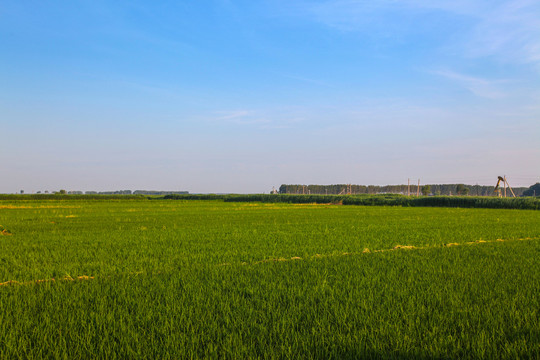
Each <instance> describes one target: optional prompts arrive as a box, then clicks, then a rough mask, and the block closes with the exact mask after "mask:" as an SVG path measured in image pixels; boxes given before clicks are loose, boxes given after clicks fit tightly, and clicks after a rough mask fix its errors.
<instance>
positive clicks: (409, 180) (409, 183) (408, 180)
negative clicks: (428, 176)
mask: <svg viewBox="0 0 540 360" xmlns="http://www.w3.org/2000/svg"><path fill="white" fill-rule="evenodd" d="M407 196H411V179H407Z"/></svg>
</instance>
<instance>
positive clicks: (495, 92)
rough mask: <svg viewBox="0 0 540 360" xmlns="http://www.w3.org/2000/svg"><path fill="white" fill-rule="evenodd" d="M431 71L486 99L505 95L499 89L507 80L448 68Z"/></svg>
mask: <svg viewBox="0 0 540 360" xmlns="http://www.w3.org/2000/svg"><path fill="white" fill-rule="evenodd" d="M431 73H433V74H435V75H439V76H442V77H444V78H446V79H449V80H452V81H454V82H456V83H457V84H459V85H460V86H462V87H464V88H466V89H467V90H469V91H470V92H471V93H473V94H475V95H476V96H480V97H483V98H488V99H499V98H502V97H505V96H506V95H505V93H504V92H503V91H502V90H501V89H500V85H501V84H503V83H508V80H488V79H483V78H480V77H475V76H469V75H464V74H459V73H457V72H454V71H449V70H443V71H432V72H431Z"/></svg>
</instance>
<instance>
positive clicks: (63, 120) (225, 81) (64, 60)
mask: <svg viewBox="0 0 540 360" xmlns="http://www.w3.org/2000/svg"><path fill="white" fill-rule="evenodd" d="M539 19H540V2H538V1H536V0H535V1H533V0H515V1H497V0H490V1H483V0H481V1H465V0H463V1H462V0H454V1H446V0H441V1H436V0H403V1H397V0H394V1H391V0H382V1H354V0H349V1H331V0H327V1H297V0H288V1H285V0H268V1H234V0H229V1H227V0H216V1H185V2H177V1H169V2H167V1H163V2H150V1H100V0H91V1H90V0H88V1H76V0H70V1H6V0H0V49H2V50H1V51H0V129H1V130H0V131H1V134H2V139H1V141H0V169H1V171H2V180H1V181H0V192H7V193H9V192H18V191H19V190H21V189H24V190H25V192H35V191H44V190H49V191H53V190H59V189H61V188H62V189H67V190H115V189H131V190H135V189H161V190H188V191H190V192H268V191H270V190H271V189H272V186H276V187H278V186H279V185H280V184H282V183H302V184H335V183H356V184H378V185H384V184H403V183H406V182H407V178H411V179H413V181H416V179H421V182H422V183H457V182H463V183H469V184H476V183H478V184H487V185H491V184H494V183H495V182H496V179H497V176H498V175H506V176H507V177H508V180H509V182H510V184H511V185H512V186H529V185H531V184H533V183H535V182H538V181H540V20H539Z"/></svg>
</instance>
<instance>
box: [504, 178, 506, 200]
mask: <svg viewBox="0 0 540 360" xmlns="http://www.w3.org/2000/svg"><path fill="white" fill-rule="evenodd" d="M504 197H506V175H504Z"/></svg>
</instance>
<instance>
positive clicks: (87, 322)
mask: <svg viewBox="0 0 540 360" xmlns="http://www.w3.org/2000/svg"><path fill="white" fill-rule="evenodd" d="M0 225H1V226H2V228H1V229H0V233H1V235H0V283H2V286H0V355H1V356H2V357H3V358H14V357H22V358H54V357H56V358H81V357H84V358H96V357H98V358H133V357H146V358H155V357H159V358H188V357H193V358H202V357H211V358H257V357H260V358H298V357H303V358H358V357H374V358H380V357H382V358H385V357H398V358H399V357H402V358H457V357H462V358H494V357H496V358H520V357H521V358H523V357H538V356H540V313H539V310H538V309H540V296H539V294H540V211H537V210H506V209H462V208H423V207H414V208H408V207H382V206H371V207H366V206H354V205H349V206H339V205H327V204H317V205H315V204H285V203H280V204H273V203H257V202H250V203H246V202H223V201H182V200H177V201H167V200H145V199H130V200H84V199H76V200H41V201H40V200H25V201H22V200H3V201H0Z"/></svg>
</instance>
